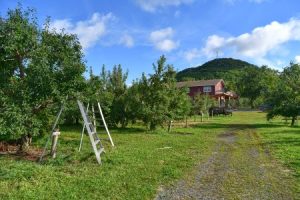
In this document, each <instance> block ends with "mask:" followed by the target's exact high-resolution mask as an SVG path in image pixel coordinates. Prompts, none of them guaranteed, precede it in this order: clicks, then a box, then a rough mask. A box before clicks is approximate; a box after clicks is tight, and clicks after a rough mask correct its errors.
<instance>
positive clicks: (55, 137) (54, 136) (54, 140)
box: [51, 129, 60, 158]
mask: <svg viewBox="0 0 300 200" xmlns="http://www.w3.org/2000/svg"><path fill="white" fill-rule="evenodd" d="M59 135H60V132H59V130H58V129H57V130H55V131H54V132H53V133H52V145H51V156H52V158H55V157H56V146H57V140H58V136H59Z"/></svg>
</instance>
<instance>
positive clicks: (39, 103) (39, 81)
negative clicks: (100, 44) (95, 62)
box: [0, 6, 85, 136]
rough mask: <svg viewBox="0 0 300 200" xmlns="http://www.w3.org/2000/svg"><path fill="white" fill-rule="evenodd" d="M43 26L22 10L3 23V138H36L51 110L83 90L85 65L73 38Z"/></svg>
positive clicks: (0, 21) (0, 80)
mask: <svg viewBox="0 0 300 200" xmlns="http://www.w3.org/2000/svg"><path fill="white" fill-rule="evenodd" d="M47 27H48V26H47V24H46V25H45V28H41V27H40V26H38V23H37V19H36V14H35V12H34V11H33V10H32V9H27V10H23V9H22V8H21V6H18V7H17V8H16V9H14V10H9V11H8V14H7V18H0V35H1V37H0V40H1V47H0V48H1V51H0V58H1V59H0V60H1V61H0V74H1V78H0V86H1V87H0V92H1V95H2V97H3V98H1V99H0V109H1V110H2V112H1V113H0V118H1V119H2V120H1V122H0V129H1V134H9V135H14V136H20V135H22V134H28V133H29V134H32V135H36V134H38V132H39V131H40V130H42V129H46V128H47V126H48V125H49V122H50V121H51V119H52V117H53V115H52V114H53V111H51V110H52V109H54V112H55V109H56V104H60V102H61V100H62V99H64V98H65V97H66V95H68V94H74V93H77V92H78V91H81V90H82V89H83V84H84V77H83V73H84V71H85V65H84V62H83V54H82V52H81V47H80V44H79V41H78V39H77V38H76V37H75V36H74V35H68V34H65V33H57V32H51V31H49V30H48V28H47Z"/></svg>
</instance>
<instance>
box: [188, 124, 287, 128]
mask: <svg viewBox="0 0 300 200" xmlns="http://www.w3.org/2000/svg"><path fill="white" fill-rule="evenodd" d="M191 126H192V127H194V128H208V129H224V128H225V129H232V128H233V129H235V128H236V129H249V128H253V129H255V128H279V127H286V126H285V125H282V124H232V123H231V124H224V123H206V124H195V125H191Z"/></svg>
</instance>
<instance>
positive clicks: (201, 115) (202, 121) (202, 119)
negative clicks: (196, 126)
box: [201, 111, 204, 122]
mask: <svg viewBox="0 0 300 200" xmlns="http://www.w3.org/2000/svg"><path fill="white" fill-rule="evenodd" d="M203 115H204V113H203V112H202V111H201V122H203Z"/></svg>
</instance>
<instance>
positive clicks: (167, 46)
mask: <svg viewBox="0 0 300 200" xmlns="http://www.w3.org/2000/svg"><path fill="white" fill-rule="evenodd" d="M173 35H174V31H173V29H172V28H171V27H168V28H165V29H160V30H156V31H153V32H151V34H150V40H151V42H152V43H153V44H154V46H155V48H156V49H158V50H160V51H165V52H169V51H172V50H174V49H176V48H177V47H178V46H179V42H178V41H174V40H172V38H173Z"/></svg>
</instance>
